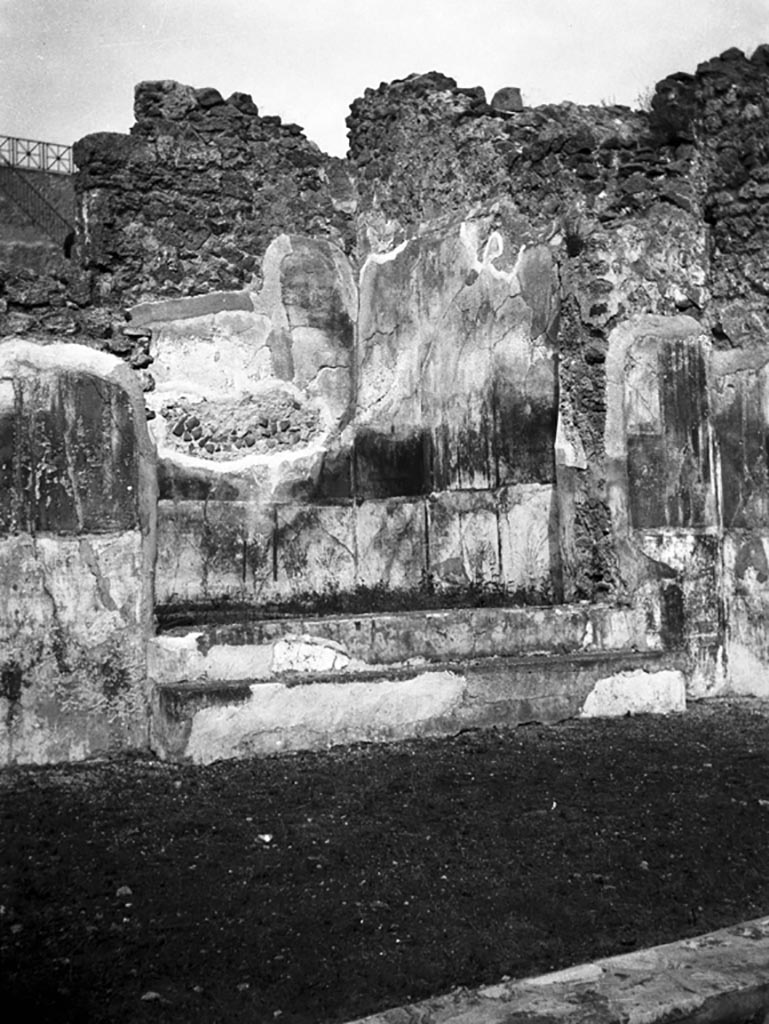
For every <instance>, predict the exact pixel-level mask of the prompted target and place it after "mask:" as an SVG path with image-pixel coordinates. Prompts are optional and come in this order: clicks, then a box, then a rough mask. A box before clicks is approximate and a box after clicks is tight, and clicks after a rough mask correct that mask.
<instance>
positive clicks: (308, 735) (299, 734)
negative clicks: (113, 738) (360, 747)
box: [186, 672, 466, 764]
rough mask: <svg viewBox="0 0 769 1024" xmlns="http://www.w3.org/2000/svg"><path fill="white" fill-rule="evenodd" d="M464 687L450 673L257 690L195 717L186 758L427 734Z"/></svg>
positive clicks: (206, 759) (455, 705)
mask: <svg viewBox="0 0 769 1024" xmlns="http://www.w3.org/2000/svg"><path fill="white" fill-rule="evenodd" d="M465 687H466V682H465V679H464V677H463V676H461V675H457V674H454V673H451V672H426V673H424V674H422V675H419V676H416V677H415V678H413V679H408V680H393V681H388V680H383V681H380V682H376V683H356V684H350V683H310V684H308V685H306V686H285V685H284V684H283V683H258V684H256V685H254V686H253V687H252V688H251V694H252V696H251V699H250V700H249V701H247V702H245V703H242V704H235V705H227V706H225V707H211V708H204V709H202V710H201V711H198V712H197V714H196V715H195V716H194V718H193V721H192V729H191V732H190V736H189V740H188V743H187V748H186V754H187V756H188V757H189V758H191V759H192V761H194V762H195V763H197V764H210V763H211V762H212V761H217V760H220V759H222V758H228V757H242V756H246V755H247V754H266V753H274V752H277V751H288V750H313V749H314V750H318V749H322V748H324V747H328V746H331V745H334V744H343V743H355V742H361V741H374V740H383V739H390V740H394V739H404V738H406V737H408V736H414V735H420V733H423V732H427V733H429V732H430V722H431V721H432V720H434V719H445V718H446V717H447V716H451V715H453V714H455V713H456V712H457V711H458V709H459V706H460V703H461V700H462V696H463V694H464V692H465Z"/></svg>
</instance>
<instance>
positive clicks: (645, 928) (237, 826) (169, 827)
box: [0, 701, 769, 1024]
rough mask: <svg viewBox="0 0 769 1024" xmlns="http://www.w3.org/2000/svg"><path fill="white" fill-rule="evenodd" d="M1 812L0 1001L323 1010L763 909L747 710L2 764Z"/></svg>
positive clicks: (765, 717) (99, 1012) (32, 1017)
mask: <svg viewBox="0 0 769 1024" xmlns="http://www.w3.org/2000/svg"><path fill="white" fill-rule="evenodd" d="M0 817H1V818H2V822H1V824H0V958H1V959H0V1006H2V1007H3V1018H4V1020H6V1021H16V1020H18V1021H25V1022H28V1021H36V1022H39V1024H43V1022H46V1021H56V1022H57V1024H65V1022H73V1024H74V1022H77V1024H91V1022H97V1021H99V1022H101V1021H104V1022H107V1021H109V1022H115V1024H122V1022H129V1021H130V1022H132V1024H134V1022H136V1024H144V1022H167V1024H170V1022H174V1024H176V1022H179V1024H181V1022H185V1024H187V1022H189V1024H216V1022H220V1021H221V1022H227V1024H234V1022H248V1024H260V1022H266V1021H269V1022H275V1021H280V1024H310V1022H312V1024H322V1022H332V1021H345V1020H351V1019H353V1018H356V1017H359V1016H363V1015H365V1014H367V1013H372V1012H374V1011H375V1010H378V1009H383V1008H385V1007H389V1006H395V1005H398V1004H401V1003H404V1002H407V1001H411V1000H417V999H420V998H424V997H427V996H430V995H436V994H438V993H440V992H444V991H449V990H451V989H453V988H456V987H457V986H475V985H479V984H482V983H491V982H495V981H499V980H500V979H502V978H503V977H523V976H526V975H530V974H536V973H540V972H543V971H549V970H552V969H555V968H560V967H565V966H567V965H569V964H574V963H578V962H582V961H585V960H589V959H592V958H595V957H599V956H606V955H610V954H613V953H619V952H624V951H627V950H630V949H635V948H639V947H643V946H647V945H652V944H655V943H660V942H666V941H670V940H672V939H676V938H681V937H684V936H688V935H694V934H697V933H701V932H705V931H710V930H711V929H714V928H719V927H722V926H725V925H729V924H733V923H736V922H738V921H740V920H744V919H746V918H752V917H758V916H761V915H763V914H769V869H768V868H767V849H769V710H767V707H766V705H762V704H758V703H755V702H748V701H743V702H716V703H711V704H708V705H697V706H694V707H692V708H691V709H690V710H689V711H688V712H687V713H686V714H684V715H677V716H672V717H669V718H655V717H647V716H640V717H635V718H625V719H620V720H615V721H583V722H569V723H565V724H563V725H559V726H553V727H540V726H527V727H522V728H519V729H516V730H513V731H504V732H503V731H491V732H473V733H467V734H464V735H461V736H459V737H456V738H453V739H445V740H419V741H413V742H406V743H399V744H394V745H389V746H380V747H374V746H358V747H354V748H347V749H336V750H332V751H329V752H325V753H317V754H300V755H294V756H284V757H271V758H267V759H260V760H248V761H240V762H224V763H219V764H215V765H212V766H209V767H194V766H189V765H167V764H162V763H160V762H157V761H153V760H151V759H144V758H141V759H136V758H130V759H129V758H122V759H118V760H113V761H107V762H99V763H89V764H85V765H78V766H59V767H52V768H12V769H6V770H5V771H4V772H2V773H0ZM11 1007H14V1008H15V1009H12V1010H11V1011H10V1016H8V1013H9V1009H10V1008H11Z"/></svg>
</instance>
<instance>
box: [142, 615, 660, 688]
mask: <svg viewBox="0 0 769 1024" xmlns="http://www.w3.org/2000/svg"><path fill="white" fill-rule="evenodd" d="M662 646H663V645H662V642H661V639H660V637H659V634H658V633H657V632H655V631H654V630H653V629H650V628H649V626H648V623H647V619H646V613H645V611H644V610H643V609H642V608H637V607H633V608H630V607H616V606H613V605H589V604H587V603H584V604H573V605H554V606H553V605H548V606H540V607H531V606H529V607H514V608H452V609H446V610H431V611H409V612H388V613H367V614H362V615H337V616H315V617H309V616H304V617H296V618H283V619H246V620H242V621H232V622H205V623H202V624H201V625H199V626H197V627H196V626H194V625H190V624H186V625H183V626H178V627H176V628H171V629H167V630H165V631H164V632H162V633H161V634H159V635H158V636H157V637H155V638H154V640H153V641H152V642H151V644H150V650H149V675H150V678H151V679H152V680H153V681H155V682H157V683H174V682H182V681H185V682H195V681H196V680H203V679H209V680H212V679H213V680H216V679H218V680H226V681H229V682H233V681H236V680H251V681H253V680H257V679H261V680H267V679H271V678H275V677H282V676H283V674H284V673H286V672H293V671H305V672H308V671H309V672H315V673H323V672H336V673H345V674H347V673H356V672H360V671H362V670H365V669H366V668H371V667H376V666H381V665H388V666H397V665H403V666H405V667H406V668H408V669H411V668H413V667H414V666H418V665H422V666H424V665H428V664H431V663H436V662H437V663H444V662H449V661H457V660H458V661H464V660H467V659H474V658H491V657H496V656H516V655H532V654H544V655H548V656H550V655H553V654H569V655H571V654H574V653H580V652H584V653H588V654H590V653H598V652H601V651H631V650H637V651H641V652H643V651H654V650H660V649H661V648H662Z"/></svg>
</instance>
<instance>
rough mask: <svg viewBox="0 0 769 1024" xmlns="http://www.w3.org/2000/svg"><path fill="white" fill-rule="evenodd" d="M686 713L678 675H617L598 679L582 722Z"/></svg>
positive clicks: (667, 672)
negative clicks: (597, 719)
mask: <svg viewBox="0 0 769 1024" xmlns="http://www.w3.org/2000/svg"><path fill="white" fill-rule="evenodd" d="M685 710H686V683H685V680H684V676H683V673H682V672H678V671H675V670H672V669H665V670H663V671H662V672H619V673H617V674H616V675H613V676H607V677H605V678H604V679H599V680H598V681H597V682H596V684H595V686H594V687H593V689H592V690H591V691H590V693H589V694H588V697H587V700H586V701H585V703H584V706H583V708H582V714H581V717H582V718H616V717H618V716H620V715H626V714H634V715H637V714H655V715H667V714H670V713H671V712H674V711H685Z"/></svg>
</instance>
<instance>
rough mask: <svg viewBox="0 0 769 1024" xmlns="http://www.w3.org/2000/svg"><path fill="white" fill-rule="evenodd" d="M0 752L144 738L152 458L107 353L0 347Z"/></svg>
mask: <svg viewBox="0 0 769 1024" xmlns="http://www.w3.org/2000/svg"><path fill="white" fill-rule="evenodd" d="M0 436H2V438H3V443H2V445H1V446H0V480H1V481H2V486H1V487H0V607H2V608H3V615H2V618H0V680H1V681H2V692H1V693H0V702H1V703H2V730H1V731H0V759H2V761H3V762H4V763H8V762H14V763H19V762H46V761H51V760H77V759H80V758H83V757H87V756H91V755H94V754H97V753H104V752H107V751H110V750H117V749H124V748H126V747H128V748H131V747H134V748H136V747H143V746H146V744H147V738H148V735H147V729H148V720H147V715H148V693H147V684H146V648H147V641H148V638H149V635H150V632H151V628H152V627H151V620H152V607H153V605H152V579H153V572H154V523H155V501H156V484H155V465H154V453H153V450H152V447H151V445H150V443H149V438H148V436H147V433H146V427H145V424H144V410H143V405H142V402H141V393H140V390H139V387H138V385H137V382H136V381H135V379H134V378H133V376H132V374H131V372H130V371H129V370H128V369H127V368H126V367H125V366H123V365H122V363H121V362H120V361H119V360H117V359H116V358H115V357H113V356H108V355H105V354H102V353H97V352H93V351H91V350H89V349H87V348H84V347H82V346H74V345H72V346H51V347H40V346H36V345H33V344H30V343H28V342H13V341H9V342H6V343H4V344H3V345H0Z"/></svg>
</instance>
